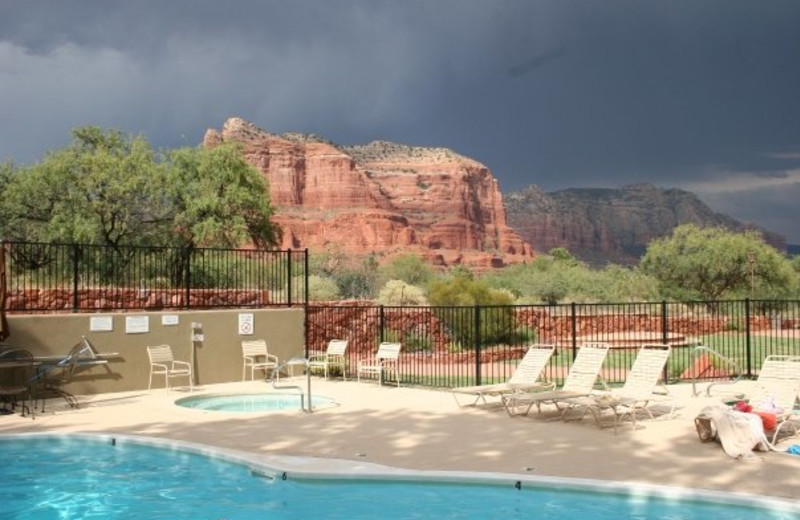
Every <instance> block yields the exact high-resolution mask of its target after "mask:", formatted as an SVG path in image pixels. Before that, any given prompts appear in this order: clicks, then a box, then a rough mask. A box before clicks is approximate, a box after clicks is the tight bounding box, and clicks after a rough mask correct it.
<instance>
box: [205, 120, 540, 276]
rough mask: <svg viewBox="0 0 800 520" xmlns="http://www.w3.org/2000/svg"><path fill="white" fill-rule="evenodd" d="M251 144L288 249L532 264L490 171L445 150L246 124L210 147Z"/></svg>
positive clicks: (230, 125)
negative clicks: (340, 142) (342, 141)
mask: <svg viewBox="0 0 800 520" xmlns="http://www.w3.org/2000/svg"><path fill="white" fill-rule="evenodd" d="M224 141H239V142H241V143H243V144H244V151H245V155H246V157H247V160H248V161H249V162H250V163H251V164H253V165H254V166H255V167H257V168H258V169H259V170H260V171H261V172H263V174H264V175H265V177H266V178H267V180H268V182H269V186H270V197H271V201H272V204H273V205H274V206H275V208H276V212H275V216H274V218H273V222H274V223H276V224H277V225H279V226H280V228H281V230H282V236H283V242H282V244H281V247H282V248H293V249H297V248H306V247H307V248H309V249H311V250H323V249H324V248H325V247H326V246H328V245H329V244H336V245H337V246H338V247H339V248H340V249H341V250H342V251H343V252H346V253H349V254H352V255H368V254H375V255H378V256H380V257H391V256H393V255H397V254H403V253H416V254H419V255H420V256H422V257H424V258H427V259H429V260H431V261H432V262H433V263H435V264H436V265H441V266H452V265H465V266H468V267H471V268H475V269H487V268H491V267H500V266H503V265H507V264H509V263H516V262H521V261H525V260H529V259H531V258H532V257H533V254H532V252H531V248H530V246H529V245H528V244H527V243H526V242H525V241H524V240H522V239H521V238H520V236H519V235H518V234H516V233H515V232H514V231H512V230H511V228H509V227H508V225H507V223H506V213H505V208H504V206H503V198H502V195H501V194H500V190H499V188H498V185H497V181H496V179H495V178H494V177H493V176H492V174H491V172H490V171H489V169H488V168H486V166H484V165H482V164H480V163H479V162H477V161H474V160H472V159H469V158H467V157H463V156H461V155H459V154H457V153H455V152H453V151H451V150H448V149H445V148H422V147H412V146H405V145H399V144H395V143H387V142H383V141H375V142H372V143H370V144H368V145H364V146H351V147H338V146H336V145H334V144H333V143H330V142H328V141H325V140H324V139H322V138H320V137H318V136H315V135H305V134H297V133H291V134H284V135H275V134H271V133H269V132H266V131H264V130H261V129H259V128H257V127H256V126H255V125H253V124H252V123H249V122H247V121H244V120H242V119H239V118H231V119H229V120H228V121H226V122H225V124H224V125H223V127H222V130H221V131H216V130H208V131H207V132H206V135H205V138H204V140H203V143H204V145H205V146H215V145H217V144H219V143H221V142H224Z"/></svg>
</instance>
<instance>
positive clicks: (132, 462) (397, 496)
mask: <svg viewBox="0 0 800 520" xmlns="http://www.w3.org/2000/svg"><path fill="white" fill-rule="evenodd" d="M161 443H162V441H159V440H155V439H144V438H132V437H110V436H93V435H92V436H89V435H77V436H51V435H46V436H41V435H34V436H31V435H24V436H4V437H0V449H1V450H2V453H3V460H4V462H3V464H2V465H1V466H0V518H26V519H34V520H39V519H51V518H52V519H56V518H58V519H62V520H63V519H71V518H103V519H134V518H135V519H140V518H148V519H151V518H156V519H160V518H163V519H182V518H186V519H205V518H207V519H227V520H236V519H248V520H251V519H259V518H270V519H306V518H309V519H310V518H313V519H319V520H331V519H345V518H346V519H351V520H352V519H360V518H365V519H366V518H370V519H373V518H381V519H387V520H394V519H410V518H436V519H482V520H483V519H498V520H499V519H503V520H514V519H530V518H547V519H553V520H568V519H569V520H574V519H582V520H583V519H590V518H591V519H593V520H594V519H596V520H610V519H614V520H618V519H620V518H631V517H636V518H646V519H682V520H708V519H709V518H714V519H715V520H723V519H726V520H745V519H747V520H758V519H767V518H769V519H772V520H774V519H780V520H788V519H790V518H792V519H794V518H797V515H798V514H800V505H798V504H797V503H794V502H789V501H784V502H781V501H774V505H776V506H780V507H777V508H774V509H772V510H767V509H764V508H761V509H759V508H756V507H755V506H758V505H762V506H763V505H765V504H766V503H767V501H766V500H764V501H759V500H758V499H753V498H749V497H743V496H741V495H723V494H719V493H717V494H711V495H710V497H711V498H712V499H714V500H715V501H716V502H709V501H698V500H697V499H698V497H699V496H700V495H699V494H697V493H692V492H689V491H678V490H674V489H669V488H657V487H649V488H647V489H635V488H627V489H623V488H621V487H619V486H611V487H610V488H609V489H614V490H616V492H614V493H609V492H600V490H601V489H602V488H603V485H602V484H597V483H595V484H594V485H590V484H587V482H586V481H574V482H572V483H571V484H570V483H569V481H567V480H566V479H555V480H553V481H552V482H545V481H543V480H542V479H523V480H515V479H516V478H518V477H514V476H509V475H505V476H496V475H495V476H491V475H487V476H479V475H476V474H472V475H471V476H470V475H464V476H455V475H454V474H449V477H448V476H446V475H443V474H437V475H431V474H427V476H426V474H420V473H411V472H403V471H402V470H401V471H399V473H395V474H394V475H393V477H392V479H391V480H386V479H385V478H384V479H380V478H377V476H376V475H374V474H373V475H369V474H365V473H361V474H358V472H355V473H352V474H350V475H349V477H350V478H342V477H341V476H340V477H337V479H336V480H331V479H321V478H309V476H310V475H305V476H304V475H303V474H302V473H301V472H295V471H286V472H284V471H281V470H275V469H273V468H269V467H266V466H263V465H259V464H253V463H252V462H251V463H249V464H245V463H244V460H243V459H242V458H241V455H237V454H232V453H231V452H226V453H223V454H222V455H218V456H211V457H209V456H207V455H208V454H210V453H212V452H209V451H206V450H208V448H205V447H201V446H198V445H181V446H178V445H175V444H167V445H161ZM204 452H205V454H204ZM432 476H433V477H435V478H437V479H443V478H449V480H450V482H431V481H429V480H426V479H430V478H431V477H432ZM670 497H672V498H670ZM676 497H678V498H682V500H678V499H676ZM687 498H691V500H687ZM724 502H727V504H726V503H724ZM732 504H733V505H732Z"/></svg>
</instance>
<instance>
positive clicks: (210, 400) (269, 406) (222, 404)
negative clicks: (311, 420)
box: [175, 393, 336, 412]
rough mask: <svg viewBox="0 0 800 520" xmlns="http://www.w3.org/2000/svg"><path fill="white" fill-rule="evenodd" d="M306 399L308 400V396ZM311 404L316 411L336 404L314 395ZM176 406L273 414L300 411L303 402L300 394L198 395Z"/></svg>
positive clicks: (181, 400)
mask: <svg viewBox="0 0 800 520" xmlns="http://www.w3.org/2000/svg"><path fill="white" fill-rule="evenodd" d="M306 399H308V397H307V396H306ZM311 402H312V405H313V408H314V409H315V410H318V409H321V408H327V407H330V406H333V405H335V404H336V402H335V401H334V400H333V399H331V398H330V397H325V396H322V395H312V396H311ZM175 404H177V405H178V406H183V407H185V408H194V409H196V410H212V411H216V412H273V411H276V410H298V411H299V410H300V405H301V401H300V395H299V394H288V393H287V394H280V393H257V394H227V395H197V396H192V397H184V398H183V399H178V400H177V401H175ZM303 406H304V407H307V406H308V403H307V402H306V403H304V404H303Z"/></svg>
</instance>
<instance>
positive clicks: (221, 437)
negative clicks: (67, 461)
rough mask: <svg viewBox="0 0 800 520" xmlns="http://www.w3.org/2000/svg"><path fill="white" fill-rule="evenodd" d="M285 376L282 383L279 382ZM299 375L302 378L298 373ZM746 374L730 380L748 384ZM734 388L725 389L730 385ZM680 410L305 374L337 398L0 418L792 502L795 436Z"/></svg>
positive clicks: (37, 428)
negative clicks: (660, 412) (762, 446)
mask: <svg viewBox="0 0 800 520" xmlns="http://www.w3.org/2000/svg"><path fill="white" fill-rule="evenodd" d="M282 382H283V380H282ZM295 383H296V384H299V385H303V386H304V385H305V378H304V377H303V378H296V379H295ZM750 384H752V383H751V382H740V383H737V385H736V389H737V391H739V390H741V391H743V392H746V391H747V388H748V385H750ZM729 388H730V387H729ZM670 390H671V392H672V393H673V395H675V397H676V400H677V402H678V405H679V407H678V409H677V411H676V417H674V418H668V417H660V418H657V419H656V420H642V421H639V422H638V423H637V429H636V430H634V429H633V428H632V426H631V424H630V423H626V424H624V425H623V426H622V427H620V428H619V431H618V433H617V434H615V433H614V431H613V429H612V428H598V427H597V426H596V425H595V423H594V421H593V420H592V419H591V417H590V416H587V417H586V418H585V419H584V420H581V421H571V422H567V423H565V422H562V421H559V420H548V418H552V417H554V416H553V414H552V413H546V412H543V413H542V415H541V416H538V415H537V414H536V412H535V409H534V410H533V411H532V412H531V413H530V415H529V416H525V417H514V418H511V417H509V416H508V415H507V414H506V412H505V410H504V408H503V407H502V405H500V404H492V405H483V406H478V407H466V408H459V407H458V406H457V404H456V403H455V401H454V399H453V397H452V394H450V393H449V392H447V391H444V390H441V391H440V390H429V389H420V388H403V387H401V388H396V387H394V386H383V387H380V386H378V385H376V384H375V383H371V382H370V383H367V382H364V383H356V382H350V381H348V382H342V381H326V380H324V379H321V378H317V377H315V378H312V392H313V393H314V394H318V395H324V396H327V397H331V398H334V399H335V400H336V401H337V402H338V403H339V405H338V406H336V407H332V408H326V409H323V410H318V411H315V412H314V413H313V414H307V413H301V412H300V411H299V410H298V411H278V412H264V413H227V412H207V411H200V410H192V409H188V408H182V407H178V406H176V405H175V404H174V401H175V400H176V399H178V398H181V397H185V396H187V395H190V394H189V392H188V391H184V390H182V389H179V390H173V391H172V392H171V393H167V392H166V391H165V390H163V389H158V390H153V391H150V392H148V391H146V390H143V391H137V392H125V393H114V394H101V395H94V396H83V397H80V398H79V400H80V402H81V407H80V408H78V409H70V408H68V407H66V406H65V404H64V402H63V400H61V401H59V400H52V401H49V402H48V405H47V412H46V413H44V414H38V415H37V416H36V418H35V419H34V420H31V419H30V418H29V417H21V416H19V415H5V416H0V434H10V433H68V432H84V433H112V434H113V433H117V434H128V435H137V436H151V437H160V438H165V439H172V440H179V441H186V442H192V443H198V444H204V445H209V446H215V447H219V448H224V449H229V450H237V451H244V452H250V453H253V454H257V455H260V456H265V455H266V456H300V457H310V458H311V460H310V461H307V462H306V464H307V465H308V464H311V466H312V467H313V466H314V465H315V464H316V463H318V468H319V470H320V471H322V470H324V468H325V467H326V466H328V465H330V464H336V462H335V461H330V460H328V459H342V460H349V461H355V462H358V463H375V464H381V465H386V466H392V467H397V468H405V469H420V470H452V471H470V472H474V471H478V472H494V473H498V472H499V473H508V474H517V475H537V476H558V477H574V478H588V479H602V480H611V481H622V482H635V483H646V484H658V485H667V486H679V487H684V488H690V489H699V490H717V491H732V492H739V493H751V494H758V495H768V496H775V497H781V498H789V499H793V500H797V499H798V497H800V476H798V475H800V456H796V455H789V454H787V453H785V450H786V448H787V447H788V446H790V445H792V444H800V435H798V436H794V437H784V438H783V439H782V440H779V442H778V445H777V448H778V449H779V450H783V452H756V456H755V457H753V458H751V459H744V460H733V459H730V458H728V457H727V456H726V455H725V453H724V451H723V450H722V448H721V446H720V445H719V444H718V443H713V442H712V443H701V442H700V441H699V440H698V437H697V434H696V432H695V427H694V417H695V416H696V415H697V413H698V411H699V410H700V409H701V408H703V407H704V406H706V405H708V404H718V403H719V402H720V397H719V396H716V397H711V398H707V397H691V387H690V386H689V385H680V386H671V387H670ZM269 391H274V390H273V388H272V386H271V385H270V384H267V383H264V382H263V381H259V382H252V383H250V382H248V383H228V384H222V385H210V386H205V387H199V388H196V390H195V392H194V395H200V394H204V393H209V394H211V393H234V392H235V393H239V392H241V393H246V392H269Z"/></svg>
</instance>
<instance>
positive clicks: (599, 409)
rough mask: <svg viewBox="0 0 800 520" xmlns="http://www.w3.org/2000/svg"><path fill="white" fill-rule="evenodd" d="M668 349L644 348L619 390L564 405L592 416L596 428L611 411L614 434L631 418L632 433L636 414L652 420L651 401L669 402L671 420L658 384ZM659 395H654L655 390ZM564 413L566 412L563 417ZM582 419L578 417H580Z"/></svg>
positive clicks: (666, 398)
mask: <svg viewBox="0 0 800 520" xmlns="http://www.w3.org/2000/svg"><path fill="white" fill-rule="evenodd" d="M670 350H671V349H670V346H669V345H644V346H642V348H641V349H639V352H638V353H637V354H636V359H635V360H634V361H633V366H631V369H630V371H629V372H628V375H627V376H626V378H625V383H624V384H623V385H622V387H620V388H618V389H614V390H611V391H608V392H602V393H597V394H595V395H591V396H587V397H577V398H575V399H568V400H567V401H566V402H567V404H568V406H569V407H570V408H571V409H577V410H579V411H583V415H585V414H586V413H591V414H592V416H593V417H594V419H595V422H596V423H597V425H598V426H600V424H601V416H602V414H603V412H605V411H611V412H612V413H613V416H614V423H613V424H614V432H615V433H616V431H617V426H618V425H619V423H620V422H621V421H622V420H623V419H624V418H625V417H630V418H631V422H632V423H633V427H634V429H635V428H636V414H637V413H638V412H639V411H642V410H643V411H644V412H645V413H647V415H648V416H649V417H650V418H651V419H652V418H653V412H652V411H651V410H650V409H649V408H648V405H649V404H650V403H652V402H654V401H664V402H670V403H671V405H670V412H669V415H670V416H672V413H673V412H674V409H675V406H674V404H672V400H671V399H670V397H669V391H668V390H667V388H666V386H665V385H664V384H663V381H662V382H661V384H659V380H660V379H661V376H662V375H663V373H664V367H665V366H666V364H667V360H668V359H669V354H670ZM659 386H660V387H661V391H660V392H658V393H657V392H656V389H657V388H658V387H659ZM566 413H567V411H565V414H564V415H566ZM583 415H581V417H583Z"/></svg>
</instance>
